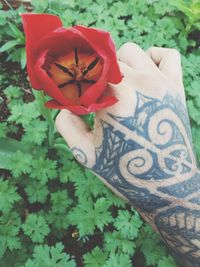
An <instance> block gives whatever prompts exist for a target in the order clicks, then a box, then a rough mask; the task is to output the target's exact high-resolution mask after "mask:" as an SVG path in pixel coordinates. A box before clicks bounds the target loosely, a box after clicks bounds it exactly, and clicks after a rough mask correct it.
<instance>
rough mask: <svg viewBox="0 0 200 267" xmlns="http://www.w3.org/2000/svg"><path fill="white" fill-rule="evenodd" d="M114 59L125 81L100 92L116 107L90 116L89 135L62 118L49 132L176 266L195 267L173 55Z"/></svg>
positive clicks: (186, 143)
mask: <svg viewBox="0 0 200 267" xmlns="http://www.w3.org/2000/svg"><path fill="white" fill-rule="evenodd" d="M118 59H119V64H120V69H121V71H122V73H123V75H124V78H123V80H122V82H121V83H120V84H119V85H112V84H108V88H107V89H108V90H107V91H106V92H107V94H112V95H115V96H116V97H117V98H118V100H119V102H118V103H117V104H115V105H114V106H112V107H109V108H107V109H104V110H102V111H100V112H98V113H97V115H96V117H95V127H94V130H93V131H91V130H90V129H89V128H88V126H87V125H86V124H85V123H84V122H83V120H82V119H81V118H80V117H78V116H75V115H73V114H72V113H70V112H68V111H65V110H64V111H61V112H60V113H59V115H58V116H57V119H56V127H57V129H58V131H59V132H60V133H61V135H62V136H63V137H64V139H65V140H66V142H67V143H68V145H69V146H70V147H71V149H72V152H73V154H74V156H75V158H76V159H77V160H78V161H79V162H80V163H81V164H83V165H84V166H86V167H88V168H90V169H91V170H92V171H93V172H94V173H95V174H96V175H97V176H98V177H99V178H100V179H102V180H103V182H104V183H105V184H106V185H107V186H108V187H110V188H111V189H112V190H113V191H114V192H116V193H117V194H118V195H120V196H121V197H123V198H124V199H126V200H127V201H129V202H130V203H131V204H132V205H134V206H135V207H136V208H137V209H138V210H139V212H140V214H141V215H142V216H143V217H144V218H145V219H146V220H147V221H148V222H149V223H150V224H151V225H152V226H153V227H154V229H155V230H156V231H158V232H159V233H160V234H161V236H162V238H163V239H164V240H165V242H166V243H167V245H168V246H169V247H170V248H172V250H173V251H176V253H175V254H176V256H178V258H179V259H183V262H181V266H187V267H188V266H193V267H196V266H199V255H200V245H199V244H200V235H198V233H197V231H200V226H198V227H199V228H198V227H197V226H195V225H196V223H195V222H196V220H200V211H199V203H200V201H199V189H200V182H199V181H200V173H199V170H198V169H197V166H196V159H195V155H194V152H193V147H192V138H191V131H190V123H189V119H188V114H187V110H186V102H185V94H184V87H183V82H182V69H181V59H180V54H179V53H178V52H177V51H176V50H174V49H166V48H150V49H149V50H148V51H147V52H146V53H145V52H144V51H143V50H142V49H141V48H140V47H138V46H137V45H135V44H132V43H127V44H125V45H123V46H122V47H121V48H120V50H119V51H118ZM175 218H176V220H175ZM196 228H198V229H196ZM179 256H181V257H179ZM190 262H192V265H190Z"/></svg>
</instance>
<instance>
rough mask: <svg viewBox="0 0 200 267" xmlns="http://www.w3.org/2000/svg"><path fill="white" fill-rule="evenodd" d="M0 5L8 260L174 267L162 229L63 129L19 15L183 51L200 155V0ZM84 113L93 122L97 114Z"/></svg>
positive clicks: (1, 250) (36, 264) (57, 266)
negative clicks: (91, 165) (35, 84)
mask: <svg viewBox="0 0 200 267" xmlns="http://www.w3.org/2000/svg"><path fill="white" fill-rule="evenodd" d="M24 2H25V3H24ZM0 8H1V9H0V69H1V73H0V120H1V123H0V169H1V170H0V172H1V178H0V214H1V216H0V266H2V267H5V266H6V267H50V266H52V267H61V266H62V267H65V266H66V267H74V266H78V267H82V266H84V267H131V266H134V267H146V266H150V267H175V266H176V264H175V262H174V259H173V258H172V257H171V256H170V254H169V251H168V250H167V248H166V247H165V246H164V245H163V244H162V242H161V241H160V239H159V237H158V235H157V234H155V233H154V232H153V231H152V229H151V228H150V227H149V226H148V225H146V224H145V223H144V222H143V221H142V219H141V218H140V216H139V215H138V213H137V212H136V211H135V210H134V209H133V208H132V207H130V206H129V205H126V204H125V203H124V202H123V201H122V200H120V199H119V198H118V197H116V196H114V195H113V194H112V193H111V192H110V191H109V190H108V189H107V188H106V187H105V186H104V185H103V184H102V183H101V182H100V181H99V180H98V179H97V178H96V177H95V176H94V175H93V174H92V173H90V172H89V171H88V170H86V169H84V168H83V167H82V166H80V165H79V164H78V163H77V162H76V161H75V160H74V159H73V157H72V154H71V152H70V150H69V149H68V147H67V146H66V144H65V143H64V141H63V139H62V138H61V137H60V136H59V135H58V133H56V131H55V129H54V118H55V116H56V114H57V112H56V111H52V110H48V109H46V108H45V107H44V106H43V103H44V101H45V98H46V96H44V95H43V94H41V93H40V92H33V91H32V90H31V88H30V85H29V82H28V80H27V75H26V71H25V69H24V67H25V64H26V57H25V48H24V43H25V40H24V34H23V31H22V25H21V20H20V17H19V14H20V13H22V12H26V10H28V11H32V12H35V13H50V14H56V15H59V16H60V17H61V19H62V21H63V23H64V25H65V26H72V25H75V24H83V25H86V26H92V27H99V28H103V29H106V30H107V31H110V32H111V35H112V37H113V39H114V40H115V43H116V46H117V48H119V47H120V45H121V44H122V43H124V42H127V41H132V42H136V43H138V44H139V45H140V46H141V47H142V48H144V49H147V48H148V47H151V46H163V47H171V48H176V49H178V50H179V51H180V52H181V54H182V62H183V70H184V84H185V88H186V95H187V104H188V110H189V115H190V119H191V125H192V133H193V138H194V145H195V149H196V152H197V157H198V159H200V90H199V84H200V69H199V66H200V50H199V46H200V38H199V33H200V24H199V12H200V4H199V1H198V0H188V1H183V0H174V1H165V0H123V1H116V0H105V1H102V0H85V1H81V0H65V1H61V0H60V1H58V0H48V1H46V0H32V1H29V2H26V1H23V3H22V1H21V2H19V1H13V0H12V1H8V0H6V1H5V0H1V4H0ZM84 119H85V120H86V121H87V122H88V123H89V124H90V125H91V127H92V122H93V114H92V115H90V116H89V117H84Z"/></svg>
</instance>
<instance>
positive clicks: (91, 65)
mask: <svg viewBox="0 0 200 267" xmlns="http://www.w3.org/2000/svg"><path fill="white" fill-rule="evenodd" d="M98 61H99V58H98V57H96V58H95V60H93V61H92V62H91V63H90V64H89V65H88V67H87V68H86V69H85V70H84V71H83V76H85V75H86V74H87V73H88V71H90V70H92V69H93V68H94V67H95V66H96V64H97V63H98Z"/></svg>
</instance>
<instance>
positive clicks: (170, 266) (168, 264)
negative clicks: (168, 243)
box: [158, 256, 177, 267]
mask: <svg viewBox="0 0 200 267" xmlns="http://www.w3.org/2000/svg"><path fill="white" fill-rule="evenodd" d="M176 266H177V265H176V262H175V260H174V259H173V258H172V257H171V256H168V257H163V258H162V259H160V260H159V261H158V267H176Z"/></svg>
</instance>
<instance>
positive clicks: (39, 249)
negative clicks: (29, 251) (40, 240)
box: [25, 243, 76, 267]
mask: <svg viewBox="0 0 200 267" xmlns="http://www.w3.org/2000/svg"><path fill="white" fill-rule="evenodd" d="M63 249H64V246H63V244H61V243H57V244H56V245H55V246H47V245H44V246H42V245H40V246H36V247H35V248H34V253H33V260H32V261H31V262H30V260H29V263H26V265H25V267H31V266H34V267H36V266H38V267H75V266H76V265H75V262H74V260H71V259H70V256H69V255H68V254H66V253H64V252H63ZM27 264H29V265H27ZM31 264H32V265H31ZM33 264H34V265H33Z"/></svg>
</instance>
